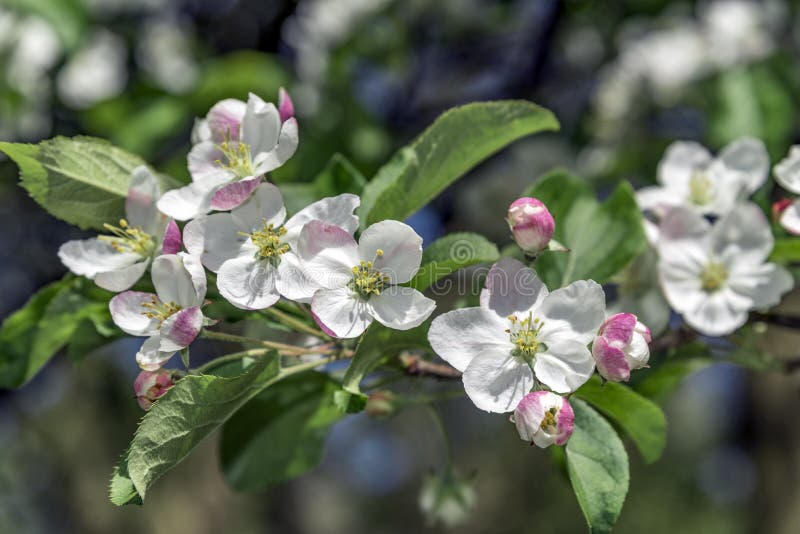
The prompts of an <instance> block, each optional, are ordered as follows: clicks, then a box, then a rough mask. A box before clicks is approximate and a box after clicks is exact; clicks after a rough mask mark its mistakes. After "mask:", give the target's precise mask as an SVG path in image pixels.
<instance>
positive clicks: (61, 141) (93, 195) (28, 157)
mask: <svg viewBox="0 0 800 534" xmlns="http://www.w3.org/2000/svg"><path fill="white" fill-rule="evenodd" d="M0 151H2V152H5V153H6V154H7V155H8V157H10V158H11V159H12V160H14V162H15V163H16V164H17V165H18V166H19V168H20V178H21V180H22V187H24V188H25V189H26V190H27V191H28V193H30V195H31V196H32V197H33V199H34V200H36V202H38V203H39V204H40V205H41V206H42V207H43V208H44V209H45V210H47V211H48V212H49V213H50V214H51V215H53V216H55V217H58V218H59V219H61V220H64V221H66V222H68V223H71V224H75V225H77V226H79V227H81V228H96V229H98V230H102V229H103V223H107V222H115V221H117V220H119V219H120V218H122V217H124V216H125V195H126V194H127V193H128V185H129V183H130V178H131V171H133V169H134V168H136V167H137V166H138V165H142V164H143V163H144V162H143V161H142V160H141V158H139V157H138V156H135V155H133V154H129V153H128V152H125V151H124V150H122V149H120V148H117V147H115V146H113V145H111V144H110V143H108V142H106V141H102V140H100V139H94V138H91V137H72V138H67V137H56V138H54V139H48V140H46V141H42V142H41V143H39V144H38V145H27V144H18V143H0Z"/></svg>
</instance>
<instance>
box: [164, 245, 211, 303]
mask: <svg viewBox="0 0 800 534" xmlns="http://www.w3.org/2000/svg"><path fill="white" fill-rule="evenodd" d="M151 276H152V279H153V285H154V286H155V288H156V293H157V294H158V297H159V298H160V299H161V301H162V302H167V303H168V302H173V303H175V304H178V305H179V306H181V307H183V308H189V307H191V306H199V305H200V304H202V302H203V300H204V299H205V296H206V278H205V271H204V270H203V266H202V264H201V263H200V259H199V258H196V257H194V256H190V255H189V254H186V253H184V252H181V253H178V254H164V255H162V256H159V257H157V258H156V259H155V260H153V268H152V269H151Z"/></svg>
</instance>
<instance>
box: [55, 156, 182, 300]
mask: <svg viewBox="0 0 800 534" xmlns="http://www.w3.org/2000/svg"><path fill="white" fill-rule="evenodd" d="M159 194H160V192H159V187H158V180H157V179H156V177H155V175H153V173H152V172H151V171H150V170H149V169H148V168H147V167H145V166H140V167H137V168H135V169H134V170H133V174H132V176H131V185H130V188H129V189H128V196H127V198H126V199H125V217H126V218H125V219H121V220H120V221H119V225H118V226H113V225H110V224H106V225H105V227H106V229H107V230H108V231H109V233H110V234H111V235H101V236H99V237H95V238H92V239H77V240H73V241H68V242H66V243H64V244H63V245H61V248H60V249H59V250H58V257H59V258H61V261H62V263H63V264H64V265H66V266H67V268H68V269H69V270H70V271H72V272H73V273H75V274H78V275H82V276H85V277H86V278H89V279H91V280H94V281H95V283H96V284H97V285H98V286H100V287H102V288H104V289H108V290H109V291H125V290H126V289H128V288H130V287H131V286H132V285H133V284H135V283H136V282H137V280H139V278H141V277H142V274H144V272H145V271H146V270H147V267H148V266H149V265H150V262H151V261H152V259H153V257H155V256H157V255H159V254H161V253H162V252H163V253H165V254H172V253H175V252H178V251H179V250H180V248H181V233H180V230H179V229H178V225H177V224H175V221H169V222H168V221H167V218H166V217H165V216H164V215H163V214H161V213H160V212H159V211H158V209H157V208H156V201H157V200H158V197H159Z"/></svg>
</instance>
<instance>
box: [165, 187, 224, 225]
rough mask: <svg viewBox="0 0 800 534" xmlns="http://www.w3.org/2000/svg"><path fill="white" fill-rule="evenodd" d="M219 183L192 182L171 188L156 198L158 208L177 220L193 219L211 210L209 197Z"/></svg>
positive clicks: (212, 194)
mask: <svg viewBox="0 0 800 534" xmlns="http://www.w3.org/2000/svg"><path fill="white" fill-rule="evenodd" d="M219 185H222V184H219ZM219 185H210V184H200V183H197V182H192V183H191V184H189V185H186V186H184V187H179V188H177V189H172V190H171V191H167V192H166V193H164V195H163V196H162V197H161V198H160V199H158V203H157V206H158V209H159V210H161V212H162V213H164V214H165V215H167V216H169V217H172V218H173V219H175V220H177V221H188V220H189V219H194V218H195V217H197V216H198V215H203V214H205V213H208V212H209V211H211V197H213V196H214V192H215V191H216V189H217V187H219Z"/></svg>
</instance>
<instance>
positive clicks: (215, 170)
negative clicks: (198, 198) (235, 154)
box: [162, 141, 236, 211]
mask: <svg viewBox="0 0 800 534" xmlns="http://www.w3.org/2000/svg"><path fill="white" fill-rule="evenodd" d="M187 160H188V164H189V174H191V175H192V183H196V184H198V185H201V186H205V187H207V188H210V187H212V186H217V185H222V184H224V183H228V182H230V181H231V180H233V179H235V178H236V175H235V174H234V173H233V172H231V171H229V170H228V169H226V168H224V167H222V166H221V165H220V164H219V163H218V162H220V161H226V159H225V155H224V154H223V153H222V151H221V150H220V149H219V147H217V145H216V144H214V143H212V142H210V141H209V142H203V143H198V144H196V145H194V146H193V147H192V149H191V150H190V151H189V155H188V157H187ZM162 211H163V210H162Z"/></svg>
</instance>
